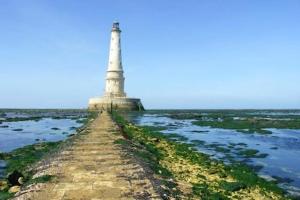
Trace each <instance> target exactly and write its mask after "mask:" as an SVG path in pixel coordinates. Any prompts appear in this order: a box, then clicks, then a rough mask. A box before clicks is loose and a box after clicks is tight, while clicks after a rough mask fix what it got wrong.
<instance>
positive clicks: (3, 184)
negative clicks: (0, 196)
mask: <svg viewBox="0 0 300 200" xmlns="http://www.w3.org/2000/svg"><path fill="white" fill-rule="evenodd" d="M7 187H8V185H7V182H6V181H0V191H1V190H5V189H6V188H7Z"/></svg>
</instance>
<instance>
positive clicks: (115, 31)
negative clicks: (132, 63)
mask: <svg viewBox="0 0 300 200" xmlns="http://www.w3.org/2000/svg"><path fill="white" fill-rule="evenodd" d="M124 84H125V77H124V71H123V65H122V54H121V29H120V27H119V22H114V23H113V26H112V30H111V38H110V48H109V58H108V66H107V71H106V77H105V91H104V94H103V96H102V97H93V98H90V100H89V105H88V108H89V110H108V109H109V110H110V109H116V110H144V107H143V105H142V103H141V100H140V99H138V98H128V97H127V96H126V93H125V91H124Z"/></svg>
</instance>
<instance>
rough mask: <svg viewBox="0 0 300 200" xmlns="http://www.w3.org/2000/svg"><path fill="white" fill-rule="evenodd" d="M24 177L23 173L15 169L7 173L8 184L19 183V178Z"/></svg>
mask: <svg viewBox="0 0 300 200" xmlns="http://www.w3.org/2000/svg"><path fill="white" fill-rule="evenodd" d="M21 177H24V176H23V174H22V173H21V172H19V171H17V170H14V171H13V172H12V173H10V174H8V176H7V180H8V182H9V184H10V185H13V186H14V185H20V183H19V178H21Z"/></svg>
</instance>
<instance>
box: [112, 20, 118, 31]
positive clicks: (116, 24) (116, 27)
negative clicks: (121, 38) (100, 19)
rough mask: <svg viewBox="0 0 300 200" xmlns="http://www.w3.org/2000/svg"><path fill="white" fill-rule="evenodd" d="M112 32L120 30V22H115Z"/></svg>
mask: <svg viewBox="0 0 300 200" xmlns="http://www.w3.org/2000/svg"><path fill="white" fill-rule="evenodd" d="M112 30H113V31H114V30H117V31H119V30H120V28H119V22H118V21H114V22H113V25H112Z"/></svg>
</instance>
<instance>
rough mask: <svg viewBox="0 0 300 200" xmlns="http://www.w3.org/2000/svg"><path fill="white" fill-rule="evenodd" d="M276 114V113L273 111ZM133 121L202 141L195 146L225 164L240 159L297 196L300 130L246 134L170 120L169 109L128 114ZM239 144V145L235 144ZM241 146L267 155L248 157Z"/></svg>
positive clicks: (189, 139)
mask: <svg viewBox="0 0 300 200" xmlns="http://www.w3.org/2000/svg"><path fill="white" fill-rule="evenodd" d="M276 114H277V113H276ZM128 117H129V118H130V120H132V122H134V123H136V124H138V125H143V126H159V127H165V128H166V129H165V130H163V131H161V132H162V133H164V134H170V133H176V134H178V135H181V136H184V137H186V138H187V140H185V141H181V142H186V143H191V141H192V140H201V141H204V142H205V143H204V144H196V148H197V149H198V150H199V151H201V152H204V153H207V154H209V155H211V157H212V158H216V159H220V160H223V161H224V162H225V163H228V162H233V161H232V160H230V159H233V160H234V161H242V162H244V163H246V164H248V165H249V166H252V167H253V168H254V169H257V171H258V174H259V175H261V176H263V177H264V178H266V179H270V180H272V179H274V178H277V180H279V179H280V181H281V183H279V185H280V186H281V187H283V188H285V189H286V190H287V191H289V192H290V193H293V194H296V195H297V196H298V195H300V167H299V166H300V156H299V155H300V130H290V129H267V130H270V131H272V134H267V135H262V134H256V133H254V134H246V133H240V132H237V131H235V130H228V129H220V128H210V127H201V126H197V125H193V124H192V121H193V120H190V119H189V120H186V119H183V120H181V119H180V120H179V119H171V118H170V117H169V113H168V112H165V113H164V112H160V113H158V114H151V113H150V114H149V113H144V114H142V115H140V114H139V115H135V114H132V115H129V116H128ZM238 143H241V145H238ZM214 145H217V146H218V147H222V148H226V152H220V151H217V150H216V148H213V147H215V146H214ZM243 149H256V150H258V151H259V153H258V154H261V153H264V154H267V156H266V157H264V158H248V157H245V156H242V155H240V154H239V152H240V151H241V150H243Z"/></svg>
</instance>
